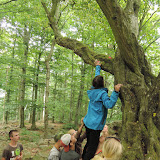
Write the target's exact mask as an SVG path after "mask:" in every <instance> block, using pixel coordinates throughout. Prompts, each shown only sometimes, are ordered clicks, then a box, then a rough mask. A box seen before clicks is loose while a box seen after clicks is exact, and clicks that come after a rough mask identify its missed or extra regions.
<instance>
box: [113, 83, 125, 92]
mask: <svg viewBox="0 0 160 160" xmlns="http://www.w3.org/2000/svg"><path fill="white" fill-rule="evenodd" d="M122 86H123V84H117V85H115V86H114V90H115V91H116V92H119V91H120V89H121V87H122Z"/></svg>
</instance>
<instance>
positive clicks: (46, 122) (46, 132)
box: [44, 39, 55, 138]
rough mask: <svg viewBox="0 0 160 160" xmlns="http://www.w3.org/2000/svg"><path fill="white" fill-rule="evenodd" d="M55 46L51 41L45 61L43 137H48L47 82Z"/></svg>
mask: <svg viewBox="0 0 160 160" xmlns="http://www.w3.org/2000/svg"><path fill="white" fill-rule="evenodd" d="M54 46H55V39H54V40H53V41H52V45H51V51H50V53H49V54H48V55H47V57H46V59H45V64H46V90H45V115H44V137H45V138H47V136H48V102H49V80H50V64H49V63H50V60H51V56H52V54H53V49H54Z"/></svg>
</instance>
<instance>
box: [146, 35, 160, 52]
mask: <svg viewBox="0 0 160 160" xmlns="http://www.w3.org/2000/svg"><path fill="white" fill-rule="evenodd" d="M159 38H160V36H159V37H157V38H156V39H155V40H154V41H152V42H151V43H150V44H149V45H148V46H147V47H146V48H145V49H144V50H145V51H146V50H147V49H148V48H149V47H150V46H151V45H152V44H153V43H154V42H155V41H156V40H158V39H159Z"/></svg>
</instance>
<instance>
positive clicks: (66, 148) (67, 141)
mask: <svg viewBox="0 0 160 160" xmlns="http://www.w3.org/2000/svg"><path fill="white" fill-rule="evenodd" d="M60 142H61V146H62V147H64V151H65V152H68V151H69V147H70V146H69V145H70V142H71V135H70V134H64V135H63V136H62V137H61V140H60Z"/></svg>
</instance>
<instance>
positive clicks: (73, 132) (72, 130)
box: [68, 129, 77, 136]
mask: <svg viewBox="0 0 160 160" xmlns="http://www.w3.org/2000/svg"><path fill="white" fill-rule="evenodd" d="M76 133H77V131H76V130H74V129H70V130H69V131H68V134H70V135H71V136H72V135H74V136H75V135H76Z"/></svg>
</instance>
